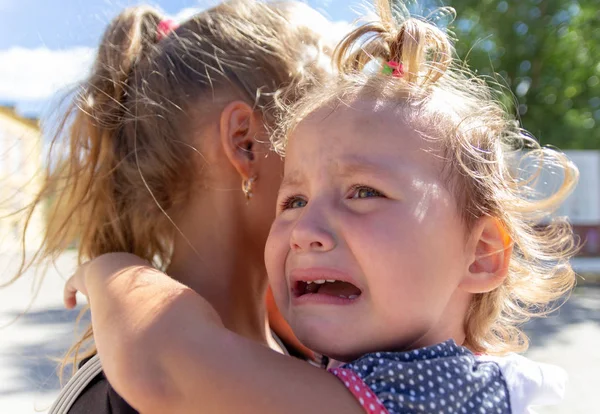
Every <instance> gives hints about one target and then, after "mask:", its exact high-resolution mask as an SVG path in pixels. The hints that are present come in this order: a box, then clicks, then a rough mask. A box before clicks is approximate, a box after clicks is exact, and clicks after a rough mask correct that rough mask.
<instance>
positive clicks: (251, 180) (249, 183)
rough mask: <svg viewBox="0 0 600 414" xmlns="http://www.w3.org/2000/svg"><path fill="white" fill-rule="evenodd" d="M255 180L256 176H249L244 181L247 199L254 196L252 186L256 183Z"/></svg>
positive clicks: (243, 185)
mask: <svg viewBox="0 0 600 414" xmlns="http://www.w3.org/2000/svg"><path fill="white" fill-rule="evenodd" d="M255 181H256V176H254V177H250V178H247V179H245V180H243V181H242V191H243V192H244V195H245V196H246V200H250V199H251V198H252V196H253V193H252V186H253V185H254V182H255Z"/></svg>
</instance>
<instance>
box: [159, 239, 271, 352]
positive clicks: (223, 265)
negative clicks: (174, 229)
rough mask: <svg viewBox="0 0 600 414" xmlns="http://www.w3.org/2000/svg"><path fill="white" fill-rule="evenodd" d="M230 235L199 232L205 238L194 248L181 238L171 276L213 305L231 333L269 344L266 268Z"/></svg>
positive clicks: (170, 266) (174, 255) (175, 252)
mask: <svg viewBox="0 0 600 414" xmlns="http://www.w3.org/2000/svg"><path fill="white" fill-rule="evenodd" d="M228 233H230V234H231V233H232V232H226V231H221V232H219V234H216V235H209V234H207V233H205V232H198V233H197V234H202V235H203V237H202V238H201V239H200V240H193V239H192V240H190V241H191V243H192V244H193V246H194V248H192V247H191V246H190V245H189V244H188V243H187V242H186V241H185V240H183V239H182V238H177V240H176V241H175V248H174V254H173V257H172V260H171V263H170V265H169V268H168V269H167V273H168V274H169V275H170V276H171V277H173V278H175V279H176V280H178V281H180V282H181V283H183V284H185V285H186V286H188V287H190V288H191V289H193V290H194V291H196V292H197V293H198V294H200V295H201V296H202V297H203V298H204V299H206V300H207V301H209V302H210V304H211V305H212V306H213V307H214V308H215V310H216V311H217V313H218V314H219V315H220V316H221V320H222V321H223V324H224V325H225V327H226V328H227V329H229V330H231V331H233V332H235V333H237V334H239V335H242V336H244V337H246V338H249V339H252V340H255V341H257V342H261V343H264V344H268V341H267V333H266V332H267V324H266V308H265V292H266V287H267V280H266V271H265V268H264V264H263V263H262V260H259V262H260V263H258V264H257V263H256V262H257V260H253V258H251V257H248V256H249V254H248V250H249V249H244V246H240V245H238V243H236V240H233V239H231V237H227V234H228ZM233 233H235V232H233ZM211 236H214V237H211Z"/></svg>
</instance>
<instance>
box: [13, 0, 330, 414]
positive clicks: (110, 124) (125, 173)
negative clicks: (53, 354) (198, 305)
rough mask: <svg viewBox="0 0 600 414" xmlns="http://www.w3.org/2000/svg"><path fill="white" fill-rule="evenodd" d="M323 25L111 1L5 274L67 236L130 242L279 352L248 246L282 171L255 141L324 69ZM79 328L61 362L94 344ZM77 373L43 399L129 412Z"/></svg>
mask: <svg viewBox="0 0 600 414" xmlns="http://www.w3.org/2000/svg"><path fill="white" fill-rule="evenodd" d="M327 28H328V22H327V20H326V19H325V18H323V17H322V16H321V15H320V14H318V13H317V12H315V11H314V10H312V9H310V8H309V7H308V6H306V5H304V4H302V3H296V2H291V1H282V2H277V3H264V2H258V1H252V0H232V1H227V2H225V3H223V4H221V5H219V6H217V7H214V8H212V9H209V10H206V11H203V12H201V13H199V14H197V15H195V16H194V17H192V18H191V19H189V20H187V21H185V22H183V23H182V24H181V25H176V24H175V23H174V22H171V21H169V20H167V19H166V17H165V16H164V15H162V14H161V13H160V12H158V11H157V10H155V9H153V8H150V7H145V6H141V7H134V8H130V9H127V10H125V11H124V12H123V13H121V14H120V15H119V16H118V17H117V18H116V19H114V21H113V22H112V23H111V24H110V25H109V27H108V28H107V30H106V32H105V34H104V37H103V39H102V41H101V43H100V45H99V48H98V55H97V58H96V61H95V64H94V67H93V69H92V71H91V74H90V76H89V78H88V79H87V80H86V81H85V82H84V83H83V85H81V87H79V88H78V89H77V93H76V95H75V100H74V102H73V103H72V105H71V106H70V108H69V110H68V112H67V113H66V114H64V116H63V117H62V123H61V127H60V130H59V131H58V133H57V134H56V138H55V139H54V140H53V142H52V148H53V152H52V154H51V155H52V158H51V163H50V165H51V167H52V168H51V170H50V172H49V174H48V177H47V180H46V184H45V186H44V188H43V190H42V191H41V192H40V194H39V195H38V198H37V200H36V203H34V204H33V205H32V206H31V208H30V213H31V212H32V211H33V210H34V209H35V208H39V207H40V206H42V205H43V204H44V203H45V200H46V199H47V197H48V196H51V197H52V198H51V200H52V207H51V209H50V212H49V216H48V223H49V227H48V231H47V234H46V235H45V238H44V242H43V245H42V247H41V249H40V251H38V252H37V254H36V256H35V258H34V260H33V261H31V262H29V263H27V264H26V265H24V266H23V268H22V269H21V270H20V271H19V274H18V275H17V276H16V277H19V276H20V275H21V274H22V273H23V272H24V271H25V270H26V268H27V266H29V265H34V264H38V263H42V262H44V261H46V260H48V259H51V258H54V257H56V256H58V255H60V254H61V253H63V252H64V251H65V249H67V248H68V247H69V246H70V245H72V244H73V243H77V246H78V253H79V259H80V261H83V260H88V259H92V258H94V257H97V256H98V255H101V254H103V253H109V252H114V251H124V252H130V253H133V254H136V255H138V256H139V257H142V258H144V259H146V260H148V261H149V262H151V263H153V264H154V265H155V266H156V267H157V268H159V269H163V270H164V271H165V272H166V273H167V274H168V275H169V276H171V277H172V278H174V279H176V280H178V281H179V282H181V283H183V284H185V285H186V286H188V287H189V288H191V289H194V290H197V291H198V292H201V294H202V295H203V297H205V298H206V299H207V300H208V301H209V302H210V303H211V306H212V307H213V308H214V309H216V310H217V312H218V314H219V318H220V320H222V321H223V324H224V325H223V326H225V327H226V328H227V329H229V330H230V331H232V332H236V333H237V334H239V335H240V336H242V337H245V338H248V339H249V340H252V341H254V342H256V343H257V344H260V345H261V346H265V347H270V348H273V349H276V350H277V351H279V352H286V350H285V349H284V348H285V345H284V344H283V343H282V342H281V341H279V340H278V339H279V338H277V337H275V336H273V335H271V333H270V330H269V325H268V323H267V321H266V313H267V310H266V308H265V292H266V289H267V280H266V272H265V266H264V262H263V251H264V245H265V241H266V237H267V234H268V229H269V226H270V224H271V222H272V220H273V218H274V213H275V208H274V205H275V198H276V194H277V188H278V187H279V183H280V180H281V173H282V161H281V159H280V157H279V156H278V155H277V154H275V153H274V152H272V151H271V150H270V143H269V139H268V138H269V131H270V130H272V127H273V125H274V124H273V121H274V119H275V118H276V117H277V110H278V107H279V103H280V102H288V103H289V102H293V101H294V100H295V99H297V97H299V96H300V95H301V94H302V93H303V92H304V91H305V90H307V89H309V88H310V87H311V86H312V85H313V84H314V83H315V81H316V80H319V79H323V78H324V77H325V76H327V73H328V70H329V69H328V61H329V55H330V54H329V51H330V50H329V49H328V48H327V45H325V44H323V41H322V39H321V33H323V32H322V31H324V32H327ZM98 316H99V314H98ZM92 318H93V319H94V320H96V312H94V315H92ZM275 322H281V320H280V318H279V319H275ZM281 326H282V325H281V324H280V325H279V327H280V328H281ZM278 332H279V333H280V334H281V336H282V337H283V339H284V342H285V340H287V342H288V343H289V342H290V341H293V337H291V336H289V335H286V333H287V332H288V331H286V330H285V329H279V330H278ZM91 337H92V331H91V329H90V330H89V331H88V332H87V333H86V335H85V338H84V340H87V339H91ZM84 340H82V341H80V342H78V343H77V344H76V345H75V346H74V347H73V348H72V350H71V353H72V356H73V357H74V359H75V360H78V359H81V357H87V356H90V355H92V354H93V353H94V352H95V350H94V349H93V348H92V349H90V348H88V347H85V341H84ZM298 349H300V350H304V351H306V350H305V349H304V348H302V347H298ZM82 351H85V352H82ZM300 354H302V352H300ZM305 354H306V355H309V354H308V353H306V352H305ZM310 355H312V354H310ZM94 361H95V359H94V360H92V362H88V363H87V364H86V365H84V367H86V366H92V363H93V362H94ZM123 369H131V370H132V372H135V371H136V367H135V365H132V364H129V363H125V365H124V366H123ZM84 371H85V370H84ZM88 371H89V370H88ZM76 382H77V384H78V386H80V387H87V388H85V391H84V392H83V393H82V395H80V396H79V397H78V398H77V400H76V401H73V400H74V399H75V397H77V396H78V392H79V391H78V390H75V391H74V389H73V386H69V387H67V388H68V389H67V391H65V392H63V395H62V396H61V399H60V400H59V402H58V403H57V405H56V406H55V410H56V412H67V411H69V412H71V413H78V412H86V413H89V412H131V411H132V410H133V409H132V408H131V407H129V405H128V404H126V403H125V402H124V401H123V400H122V399H121V398H120V397H119V396H118V395H117V394H116V393H115V392H114V390H113V389H112V387H111V386H110V384H108V383H107V382H106V380H105V378H104V377H103V376H102V374H99V375H97V376H94V375H90V372H83V373H81V374H80V375H78V377H77V381H76ZM71 406H72V407H71Z"/></svg>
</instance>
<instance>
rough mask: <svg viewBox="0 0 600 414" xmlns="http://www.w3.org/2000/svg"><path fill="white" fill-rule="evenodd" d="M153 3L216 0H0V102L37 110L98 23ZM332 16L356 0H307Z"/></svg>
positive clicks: (90, 49)
mask: <svg viewBox="0 0 600 414" xmlns="http://www.w3.org/2000/svg"><path fill="white" fill-rule="evenodd" d="M140 3H145V4H152V5H155V6H158V7H159V8H161V9H162V10H164V11H165V12H166V13H167V14H169V15H171V16H179V17H182V16H185V15H187V14H190V12H191V10H192V9H201V8H206V7H209V6H211V5H214V4H216V3H218V1H216V0H147V1H143V0H142V1H140V0H137V1H136V0H50V1H47V0H0V104H16V105H17V109H18V110H19V111H20V112H22V113H23V114H26V115H39V114H41V113H42V112H43V110H44V109H45V107H46V106H47V105H48V101H49V99H50V98H51V97H52V96H54V95H55V93H56V91H58V90H61V88H64V87H66V86H69V85H71V84H73V83H74V82H77V81H78V80H80V79H81V78H82V77H83V76H85V73H86V70H87V68H88V67H89V65H90V63H91V61H92V59H93V53H94V49H95V47H96V46H97V44H98V42H99V40H100V37H101V36H102V33H103V31H104V28H105V27H106V25H107V24H108V22H109V21H110V20H111V19H112V18H113V17H114V16H116V15H117V14H118V13H119V11H120V10H122V9H123V8H125V7H127V6H132V5H135V4H140ZM307 3H309V4H310V5H311V6H313V7H315V8H317V9H319V10H320V11H322V12H323V13H324V14H325V15H326V16H328V17H329V18H330V19H332V20H334V21H346V22H351V21H352V20H354V19H355V18H356V17H357V15H356V13H355V12H354V11H353V10H356V9H357V8H360V4H364V3H361V0H309V1H307Z"/></svg>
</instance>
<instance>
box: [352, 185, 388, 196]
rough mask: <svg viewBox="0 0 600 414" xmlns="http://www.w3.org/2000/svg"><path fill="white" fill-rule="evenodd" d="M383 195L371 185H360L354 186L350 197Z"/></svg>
mask: <svg viewBox="0 0 600 414" xmlns="http://www.w3.org/2000/svg"><path fill="white" fill-rule="evenodd" d="M372 197H383V194H382V193H380V192H379V191H377V190H375V189H374V188H371V187H365V186H360V187H356V188H354V190H353V191H352V195H351V197H350V198H354V199H357V198H372Z"/></svg>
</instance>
